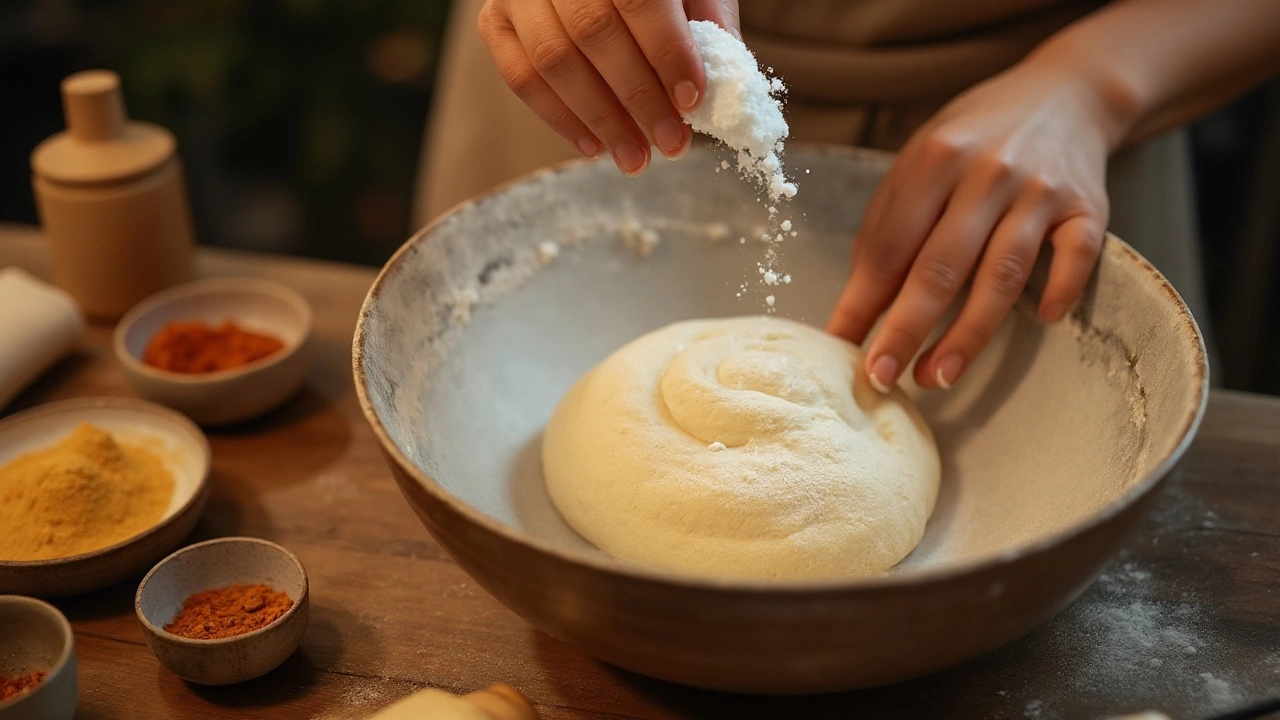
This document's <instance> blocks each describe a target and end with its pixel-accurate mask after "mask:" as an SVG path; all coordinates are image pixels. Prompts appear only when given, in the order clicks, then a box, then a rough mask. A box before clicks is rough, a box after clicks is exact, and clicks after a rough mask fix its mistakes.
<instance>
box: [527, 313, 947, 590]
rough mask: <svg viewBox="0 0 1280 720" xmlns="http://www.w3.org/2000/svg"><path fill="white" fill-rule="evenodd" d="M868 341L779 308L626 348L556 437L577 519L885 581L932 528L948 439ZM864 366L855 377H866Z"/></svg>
mask: <svg viewBox="0 0 1280 720" xmlns="http://www.w3.org/2000/svg"><path fill="white" fill-rule="evenodd" d="M861 359H862V352H861V350H859V349H858V348H857V347H856V346H855V345H852V344H850V343H848V342H846V341H844V340H841V339H839V338H836V337H833V336H831V335H828V334H826V333H824V332H822V331H820V330H818V329H816V328H813V327H810V326H808V325H803V324H800V323H797V322H792V321H790V320H782V319H777V318H772V317H764V316H757V317H740V318H728V319H717V320H690V321H686V322H680V323H676V324H674V325H669V326H667V327H665V328H662V329H660V330H656V331H654V332H652V333H649V334H647V335H644V336H642V337H640V338H639V339H637V340H634V341H632V342H631V343H629V344H627V345H626V346H624V347H623V348H621V349H620V350H618V351H616V352H614V353H613V354H612V355H611V356H609V357H608V358H607V359H605V361H604V362H602V363H601V364H600V365H598V366H596V367H595V368H594V369H592V370H591V371H590V372H588V373H587V374H586V375H584V376H583V377H582V378H581V379H580V380H578V382H577V383H576V384H575V385H574V386H573V387H572V388H571V389H570V390H569V392H568V393H567V394H566V395H565V397H564V399H563V400H561V402H560V405H559V407H557V408H556V411H555V413H554V414H553V415H552V417H551V421H550V423H549V424H548V425H547V429H546V433H545V436H544V438H543V445H542V458H543V460H542V461H543V471H544V474H545V476H546V482H547V491H548V492H549V494H550V496H551V500H552V501H553V502H554V503H555V505H556V507H557V508H558V509H559V510H560V513H561V515H563V516H564V518H565V520H566V521H568V523H569V525H570V526H572V527H573V528H574V529H575V530H577V531H578V533H579V534H581V535H582V536H583V537H584V538H586V539H587V540H589V541H590V542H592V543H594V544H595V545H596V546H597V547H599V548H600V549H601V550H604V551H605V552H607V553H609V554H611V555H614V556H615V557H618V558H621V559H623V560H629V561H632V562H635V563H641V564H645V565H652V566H657V567H661V568H665V569H668V570H675V571H684V572H688V573H694V574H697V575H702V576H708V575H714V576H722V577H734V578H848V577H856V576H864V575H873V574H876V573H880V572H882V571H884V570H887V569H889V568H891V567H893V566H894V565H895V564H896V563H897V562H898V561H900V560H901V559H902V558H904V557H906V555H907V554H908V553H909V552H911V550H912V548H914V547H915V546H916V544H917V543H919V542H920V538H921V537H923V535H924V529H925V523H926V522H927V521H928V519H929V514H930V513H931V512H932V511H933V505H934V501H935V500H936V498H937V492H938V476H939V472H940V466H939V461H938V451H937V447H936V446H935V445H934V442H933V435H932V433H931V432H930V431H929V428H928V426H927V425H926V424H925V422H924V420H923V419H922V418H921V417H920V415H919V413H918V412H917V411H916V410H915V408H914V407H913V406H912V405H911V402H910V401H909V400H908V399H907V398H906V396H905V395H904V394H903V393H902V392H901V391H900V390H897V389H895V390H894V391H893V393H892V394H890V395H887V396H884V395H880V394H879V393H877V392H876V391H875V390H874V389H873V388H872V387H871V386H870V384H869V382H868V380H867V378H866V375H865V373H861V372H855V368H858V367H861V362H860V361H861ZM855 376H856V377H855Z"/></svg>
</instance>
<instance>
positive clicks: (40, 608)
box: [0, 595, 76, 710]
mask: <svg viewBox="0 0 1280 720" xmlns="http://www.w3.org/2000/svg"><path fill="white" fill-rule="evenodd" d="M0 605H28V606H31V607H33V608H35V609H36V611H37V612H42V613H44V614H45V615H47V616H49V617H52V618H53V619H54V622H55V624H56V625H57V626H58V634H59V635H61V636H62V651H61V652H59V653H58V659H57V660H56V661H55V662H54V663H53V667H50V668H49V669H48V670H46V671H45V676H44V679H43V680H41V681H40V684H39V685H36V686H35V687H34V688H32V689H31V691H30V692H25V693H23V694H21V695H18V696H16V697H12V698H9V699H8V700H0V710H11V709H13V708H15V707H18V705H19V703H21V702H22V701H24V700H27V699H30V698H32V697H35V696H36V695H37V694H38V693H39V692H40V691H41V690H43V689H44V688H45V686H46V684H47V683H48V682H49V680H51V679H53V678H55V677H57V676H58V675H60V674H61V673H62V672H63V671H64V670H66V668H67V666H68V665H69V664H70V663H71V659H72V658H73V657H75V654H76V635H75V631H74V630H72V628H71V622H70V621H69V620H67V616H66V615H63V614H62V611H61V610H59V609H58V608H56V607H54V606H53V605H51V604H50V603H47V602H45V601H44V600H40V599H39V598H33V597H29V596H27V595H0Z"/></svg>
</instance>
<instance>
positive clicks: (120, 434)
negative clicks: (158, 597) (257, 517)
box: [0, 398, 210, 597]
mask: <svg viewBox="0 0 1280 720" xmlns="http://www.w3.org/2000/svg"><path fill="white" fill-rule="evenodd" d="M81 422H89V423H92V424H94V425H96V426H98V427H99V428H101V429H103V430H105V431H107V432H108V433H111V434H112V435H113V436H115V437H116V438H119V439H124V440H133V441H137V442H143V443H146V444H147V445H148V447H150V448H152V449H154V450H155V451H156V452H157V454H158V455H159V456H160V458H161V459H162V460H163V461H164V463H165V466H166V468H167V469H168V470H169V472H170V473H171V474H172V475H173V480H174V490H173V497H171V498H170V500H169V507H168V508H167V509H166V510H165V513H164V515H163V516H162V517H161V519H160V522H158V523H157V524H156V525H154V526H152V527H151V528H150V529H149V530H147V531H145V532H142V533H140V534H138V535H135V536H133V537H131V538H129V539H127V540H124V541H121V542H119V543H116V544H114V545H110V546H108V547H105V548H102V549H100V550H94V551H92V552H87V553H81V554H79V555H72V556H69V557H65V558H58V559H55V560H30V561H22V562H18V561H11V560H0V592H5V593H18V594H22V595H35V596H38V597H55V596H60V595H74V594H77V593H82V592H88V591H90V590H96V589H98V588H102V587H106V586H107V585H110V584H112V583H115V582H119V581H121V580H124V579H125V578H128V577H130V576H136V575H139V574H141V573H143V572H145V571H146V569H147V568H148V567H149V566H151V565H152V564H153V563H155V561H156V560H157V559H159V558H161V557H164V555H165V553H167V552H169V551H170V550H172V549H173V548H174V547H176V546H177V545H178V543H180V542H181V541H182V538H184V537H186V535H187V533H189V532H191V528H192V527H194V526H195V524H196V521H197V520H198V519H199V518H200V513H201V512H202V511H203V510H204V506H205V502H206V501H207V500H208V497H209V487H208V485H209V465H210V452H209V442H208V440H207V439H206V438H205V436H204V434H203V433H202V432H200V428H198V427H196V426H195V425H194V424H193V423H192V422H191V421H190V420H188V419H187V418H185V417H183V416H182V415H180V414H178V413H176V412H174V411H172V410H170V409H168V408H166V407H161V406H159V405H156V404H155V403H150V402H146V401H143V400H134V399H130V398H83V399H77V400H62V401H58V402H52V403H48V404H45V405H40V406H38V407H34V408H31V409H30V410H24V411H22V412H20V413H17V414H15V415H11V416H10V417H7V418H5V419H4V420H0V467H2V466H4V465H5V464H7V463H9V461H11V460H13V459H14V458H15V457H17V456H19V455H22V454H24V453H27V452H31V451H34V450H40V449H43V448H45V447H48V446H49V445H52V444H54V443H56V442H57V441H59V440H61V439H62V438H64V437H66V436H67V435H69V434H70V433H71V431H72V430H74V429H75V427H76V426H77V425H78V424H80V423H81Z"/></svg>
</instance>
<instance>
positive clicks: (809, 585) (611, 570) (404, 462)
mask: <svg viewBox="0 0 1280 720" xmlns="http://www.w3.org/2000/svg"><path fill="white" fill-rule="evenodd" d="M790 145H791V147H792V150H793V151H794V150H797V149H798V150H801V151H803V152H806V153H809V154H817V155H828V156H833V155H834V156H843V157H846V158H850V159H852V160H854V161H856V162H860V163H864V164H872V165H881V166H884V167H887V166H888V165H889V164H890V163H891V162H892V160H893V158H894V154H893V153H889V152H885V151H881V150H872V149H868V148H859V147H850V146H846V145H836V144H829V143H814V142H795V143H791V144H790ZM691 152H692V153H705V152H709V150H708V149H707V148H703V147H693V148H691ZM601 162H605V159H594V160H593V159H590V158H574V159H572V160H566V161H563V162H560V163H556V164H554V165H549V166H547V167H544V168H539V169H537V170H534V171H533V172H530V173H527V174H525V175H522V176H519V177H517V178H514V179H512V180H510V181H508V182H506V183H503V184H501V185H497V186H495V187H493V188H491V189H490V190H488V191H485V192H483V193H480V194H478V195H476V196H474V197H472V198H469V199H467V200H463V201H462V202H460V203H458V204H456V205H454V206H453V207H451V208H449V209H448V210H447V211H445V212H443V213H441V214H440V215H438V216H436V217H435V218H434V219H433V220H432V221H431V222H429V223H427V224H426V225H424V226H423V227H422V228H421V229H419V230H418V231H417V232H416V233H414V234H413V235H412V236H410V238H409V239H408V240H406V241H405V242H404V243H403V244H402V245H401V246H400V247H399V248H398V249H397V250H396V252H395V253H394V254H393V255H392V256H391V258H390V259H389V260H387V262H386V264H384V265H383V266H382V268H381V269H380V270H379V271H378V276H377V277H376V278H375V279H374V281H373V284H372V285H371V286H370V288H369V291H368V293H367V294H366V296H365V300H364V302H363V303H362V304H361V306H360V315H359V317H358V319H357V321H356V330H355V334H354V337H353V339H352V352H351V365H352V373H353V374H354V376H355V377H354V380H355V388H356V397H357V399H358V401H359V403H360V410H361V411H362V412H363V413H364V416H365V419H366V421H368V423H369V425H370V427H371V428H372V430H373V434H374V437H376V438H377V440H378V444H379V445H381V447H382V449H383V451H384V452H385V453H386V454H387V457H388V458H390V459H391V461H392V462H394V463H396V465H398V466H399V467H400V469H401V470H403V471H404V472H405V473H406V474H407V475H408V476H409V477H411V478H412V479H413V480H414V481H415V482H417V483H418V484H419V485H420V486H422V488H423V489H424V490H425V491H426V492H427V493H429V494H430V495H432V496H434V497H435V498H436V499H437V500H438V501H440V502H441V503H444V504H446V505H448V506H449V507H450V508H451V509H452V510H453V511H454V512H455V513H458V514H459V515H461V516H462V517H463V518H465V519H466V520H467V521H468V522H470V523H473V524H475V525H478V526H480V527H481V528H483V529H484V530H485V531H487V532H489V533H492V534H494V535H497V536H498V537H500V538H502V539H503V540H505V541H507V542H513V543H516V544H519V545H523V546H526V547H529V548H532V549H534V550H536V551H538V552H541V553H545V554H547V555H550V556H552V557H554V558H556V559H557V560H559V561H561V562H564V563H568V564H570V565H576V566H579V567H582V568H584V569H587V570H590V571H594V572H603V573H608V574H612V575H620V576H623V577H626V578H628V579H631V580H636V581H640V582H651V583H661V584H665V585H674V586H679V587H683V588H686V589H689V590H704V591H705V590H714V591H725V592H745V593H769V594H773V595H797V596H798V595H807V594H812V593H827V592H850V591H862V590H882V589H892V588H899V587H904V586H912V585H920V584H927V583H934V582H945V581H949V580H954V579H956V578H959V577H962V576H970V575H975V574H979V573H982V572H987V571H993V570H995V569H997V568H999V567H1002V566H1005V565H1009V564H1011V563H1014V562H1016V561H1018V560H1020V559H1022V558H1024V557H1028V556H1032V555H1037V554H1040V553H1044V552H1047V551H1049V550H1051V549H1053V548H1056V547H1059V546H1061V545H1063V544H1064V543H1066V542H1068V541H1069V540H1070V539H1072V538H1074V537H1077V536H1080V535H1083V534H1085V533H1087V532H1089V531H1091V530H1093V529H1095V528H1097V527H1098V526H1101V525H1103V524H1105V523H1107V522H1108V521H1110V520H1111V519H1112V518H1114V517H1116V516H1118V515H1120V514H1121V513H1123V512H1125V511H1126V510H1127V509H1128V508H1129V507H1130V506H1132V505H1133V504H1135V503H1136V502H1138V500H1139V499H1141V498H1143V497H1145V496H1146V495H1147V494H1148V493H1150V492H1151V491H1153V490H1154V489H1155V488H1156V487H1157V486H1158V485H1159V484H1160V482H1161V481H1162V480H1163V479H1164V478H1165V476H1167V475H1168V474H1169V472H1170V471H1171V470H1172V469H1173V467H1174V466H1175V465H1176V464H1177V463H1178V461H1179V460H1180V459H1181V458H1182V456H1183V455H1184V454H1185V453H1186V450H1187V448H1188V447H1190V445H1191V443H1192V441H1193V440H1194V439H1195V436H1196V433H1197V431H1198V430H1199V427H1200V424H1201V422H1202V421H1203V419H1204V415H1205V412H1206V409H1207V407H1208V400H1209V360H1208V354H1207V350H1206V348H1205V344H1204V335H1203V333H1202V332H1201V331H1200V326H1199V325H1198V324H1196V321H1195V318H1194V317H1192V315H1191V311H1190V309H1189V308H1188V307H1187V304H1186V302H1185V301H1184V300H1183V299H1182V296H1181V295H1179V294H1178V292H1177V290H1176V289H1174V287H1173V286H1172V285H1171V284H1170V283H1169V281H1168V280H1167V279H1166V278H1165V277H1164V275H1162V274H1161V273H1160V271H1159V270H1157V269H1156V268H1155V266H1153V265H1152V264H1151V263H1150V262H1148V261H1147V260H1146V259H1145V258H1143V257H1142V256H1141V255H1139V254H1138V253H1137V251H1135V250H1134V249H1133V248H1132V247H1130V246H1129V245H1128V243H1126V242H1124V241H1123V240H1121V239H1120V238H1118V237H1116V236H1115V235H1113V234H1111V233H1110V232H1108V233H1107V234H1106V239H1105V240H1106V241H1105V242H1104V243H1103V250H1102V252H1103V254H1106V253H1108V252H1111V253H1118V254H1119V255H1120V256H1122V257H1123V258H1126V259H1127V260H1128V261H1130V262H1134V263H1135V264H1136V265H1137V267H1139V268H1142V269H1144V270H1146V271H1147V272H1148V273H1149V274H1150V275H1151V276H1152V278H1153V279H1154V280H1155V281H1156V282H1157V283H1158V284H1159V287H1161V288H1162V289H1163V290H1164V291H1165V292H1166V293H1168V295H1169V297H1170V299H1171V300H1172V301H1173V303H1174V307H1175V308H1176V310H1177V311H1178V316H1179V318H1180V319H1182V321H1183V323H1184V324H1185V325H1186V326H1187V327H1189V328H1190V330H1191V335H1192V337H1193V339H1194V341H1195V351H1196V353H1195V354H1196V360H1197V363H1196V364H1197V370H1198V371H1197V372H1196V373H1195V377H1194V380H1193V381H1194V382H1196V383H1198V384H1199V388H1198V392H1197V395H1198V396H1199V397H1198V400H1197V402H1196V405H1195V408H1194V409H1193V410H1192V411H1191V412H1189V413H1187V414H1186V416H1185V417H1183V419H1182V423H1181V429H1180V430H1179V433H1180V435H1179V439H1178V442H1177V443H1176V444H1175V445H1174V446H1173V447H1172V448H1171V449H1170V450H1169V452H1168V453H1167V454H1166V455H1165V456H1164V457H1163V458H1162V459H1161V460H1160V462H1159V463H1158V464H1156V465H1155V466H1153V467H1152V468H1151V469H1150V470H1149V471H1148V472H1146V473H1145V474H1143V475H1142V476H1141V477H1140V478H1138V479H1137V480H1136V481H1134V482H1133V483H1131V484H1130V485H1129V487H1128V488H1126V490H1125V491H1124V492H1123V493H1122V494H1120V495H1119V496H1117V497H1115V498H1113V499H1112V500H1111V501H1110V502H1109V503H1108V504H1107V505H1105V506H1104V507H1102V508H1101V509H1099V510H1098V511H1097V512H1094V513H1093V514H1091V515H1089V516H1088V517H1085V518H1082V519H1081V520H1079V521H1077V522H1075V523H1073V524H1071V525H1069V526H1067V527H1065V528H1062V529H1060V530H1057V531H1056V532H1054V533H1051V534H1050V535H1047V536H1045V537H1042V538H1040V539H1039V540H1036V541H1034V542H1030V543H1026V544H1023V545H1019V546H1017V547H1014V548H1012V549H1009V550H1006V551H1004V552H1000V553H994V554H990V555H985V556H980V557H977V558H972V559H966V560H961V561H958V562H955V563H947V564H945V565H940V566H936V567H935V566H929V567H923V568H915V569H912V570H910V571H909V572H903V573H897V572H886V573H882V574H880V575H874V576H869V577H856V578H823V579H784V580H766V579H762V578H735V577H729V578H724V577H703V576H697V575H693V574H689V573H679V572H674V571H668V570H663V569H661V568H654V567H650V566H645V565H640V564H633V563H629V562H626V561H623V560H618V559H615V558H612V557H609V556H607V555H604V554H602V553H591V552H587V551H584V550H577V549H573V548H566V547H562V546H560V545H556V544H553V543H550V542H547V541H545V540H542V539H540V538H538V537H536V536H534V535H532V534H530V533H528V532H525V531H523V530H521V529H519V528H516V527H514V526H511V525H508V524H506V523H503V522H501V521H499V520H497V519H496V518H493V517H491V516H490V515H488V514H487V513H484V512H482V511H480V510H477V509H476V508H474V507H472V506H471V505H470V504H468V503H467V502H466V501H464V500H463V499H462V498H461V497H458V496H457V495H455V494H454V493H452V492H450V491H449V490H447V489H446V488H444V487H443V486H442V485H440V484H439V483H437V482H436V481H435V479H434V478H432V477H430V476H429V475H428V474H427V473H425V472H424V471H423V470H422V469H421V468H419V467H418V466H417V465H416V464H414V463H413V462H412V461H411V460H410V459H409V458H407V457H406V456H405V455H404V453H402V452H401V451H400V448H399V447H398V446H397V445H396V443H395V441H394V440H392V439H391V435H390V433H388V432H387V429H386V428H385V427H384V426H383V424H382V420H381V418H379V417H378V414H377V412H376V410H375V409H374V407H373V403H372V401H371V400H370V398H369V389H368V385H367V383H368V379H367V373H366V372H365V358H364V340H365V334H366V332H367V328H366V321H367V320H368V318H369V315H370V313H371V310H372V305H373V303H374V302H376V301H377V298H378V296H379V294H381V291H382V286H383V283H384V282H386V281H387V278H388V277H390V276H391V275H392V274H394V273H395V272H397V271H398V266H399V265H400V264H401V263H402V262H403V261H404V259H405V258H406V257H408V256H409V254H410V253H411V252H413V249H414V248H415V247H416V246H417V245H418V244H419V243H425V242H429V241H430V240H431V234H432V231H434V230H435V229H436V228H437V227H438V226H440V225H441V224H443V223H444V222H446V221H448V220H450V219H452V218H453V216H454V215H457V214H458V213H460V212H462V211H464V210H467V209H468V208H470V207H472V206H475V205H479V204H481V203H483V202H485V201H487V200H491V199H493V198H494V197H495V196H497V195H499V194H502V193H504V192H506V191H507V190H508V189H510V188H511V187H513V186H516V185H519V184H522V183H525V182H528V181H531V180H534V179H536V178H539V177H543V176H548V175H557V174H561V173H565V172H568V171H571V170H574V169H575V168H578V167H581V166H585V165H589V164H593V163H601Z"/></svg>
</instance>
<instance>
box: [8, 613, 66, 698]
mask: <svg viewBox="0 0 1280 720" xmlns="http://www.w3.org/2000/svg"><path fill="white" fill-rule="evenodd" d="M70 644H71V628H70V626H68V625H67V624H66V621H65V620H64V619H62V618H61V617H60V616H59V615H58V612H57V611H56V610H54V609H53V608H52V607H50V606H48V605H45V604H44V603H41V602H39V601H36V600H33V599H31V598H25V597H20V596H14V595H10V596H0V677H12V676H14V675H18V674H20V673H25V672H34V671H41V670H42V671H45V672H51V671H53V670H54V669H55V667H56V666H57V665H58V663H59V662H60V661H61V660H62V658H63V655H64V654H65V653H66V652H67V650H68V647H69V646H70ZM2 704H4V703H0V705H2Z"/></svg>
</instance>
